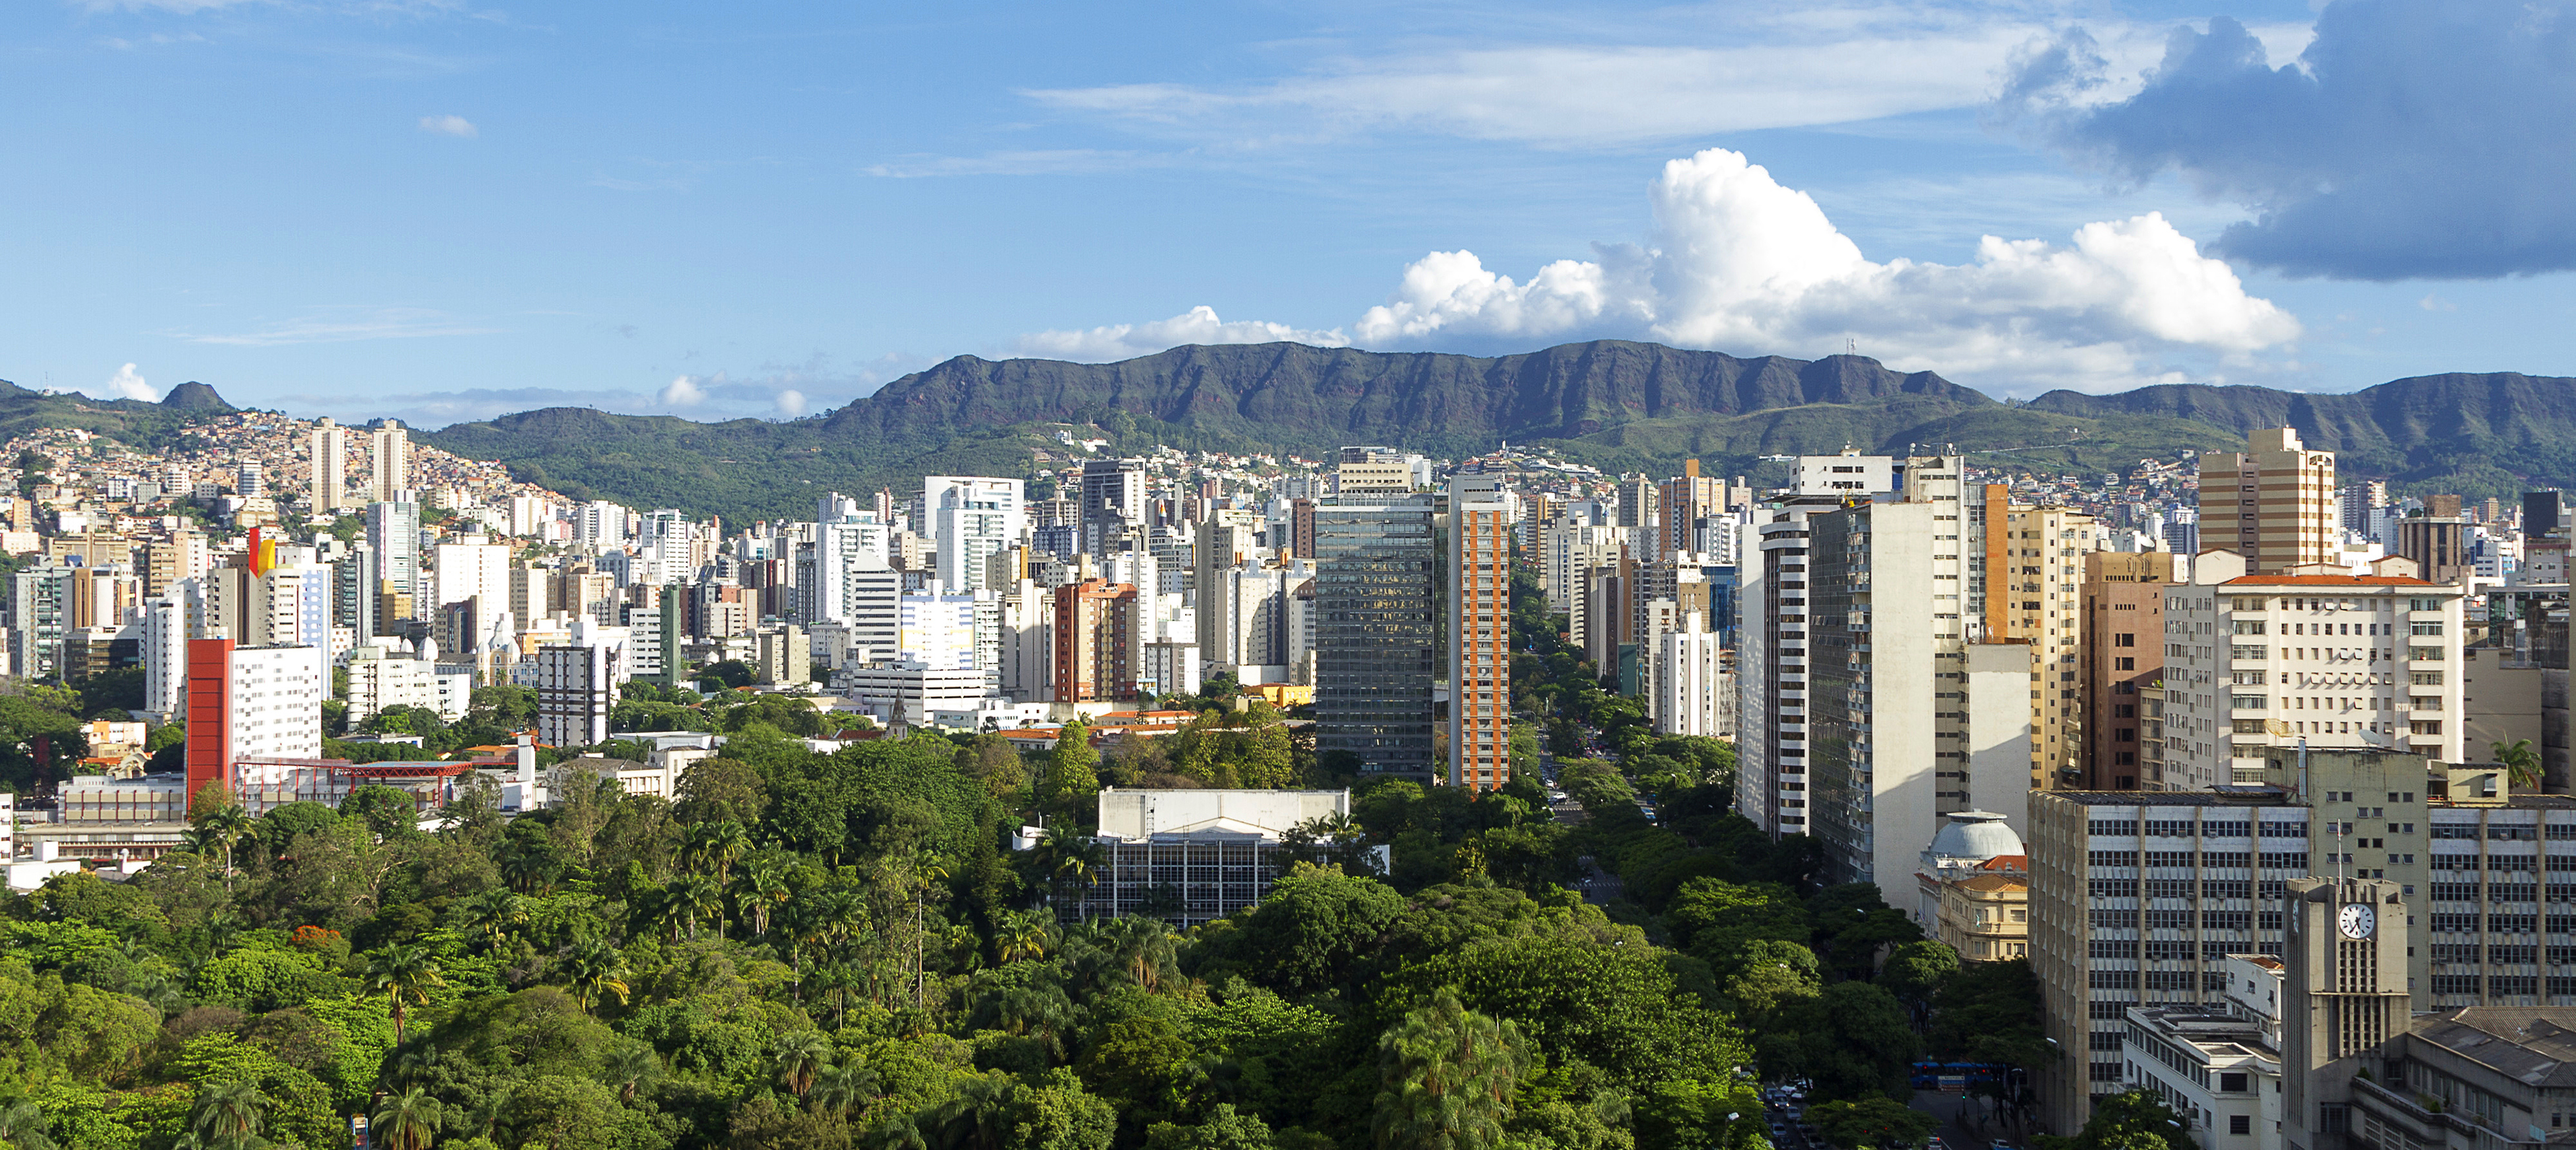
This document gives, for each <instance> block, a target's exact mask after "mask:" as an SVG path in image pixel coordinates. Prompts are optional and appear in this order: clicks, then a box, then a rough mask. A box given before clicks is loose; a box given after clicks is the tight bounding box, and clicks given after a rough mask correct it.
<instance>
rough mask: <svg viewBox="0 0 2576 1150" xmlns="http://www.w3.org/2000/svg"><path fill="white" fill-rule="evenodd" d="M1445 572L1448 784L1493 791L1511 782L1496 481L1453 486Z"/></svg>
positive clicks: (1507, 550) (1505, 568) (1507, 528)
mask: <svg viewBox="0 0 2576 1150" xmlns="http://www.w3.org/2000/svg"><path fill="white" fill-rule="evenodd" d="M1638 486H1639V487H1641V488H1642V487H1644V486H1645V484H1644V482H1643V481H1639V483H1638ZM1448 566H1449V572H1448V575H1449V587H1448V591H1449V604H1448V607H1449V610H1448V615H1449V666H1448V677H1449V764H1448V766H1449V770H1448V782H1449V784H1450V785H1451V786H1462V787H1469V788H1472V789H1474V790H1476V791H1480V792H1481V791H1489V790H1492V789H1494V788H1496V787H1499V786H1502V785H1503V784H1504V783H1507V782H1510V781H1511V777H1512V755H1511V747H1512V672H1511V667H1512V511H1511V504H1510V501H1509V500H1507V499H1506V498H1505V497H1504V495H1503V492H1502V490H1501V489H1500V488H1499V487H1498V486H1497V485H1496V484H1495V482H1494V481H1493V480H1492V479H1488V478H1484V477H1481V476H1476V477H1470V476H1458V477H1455V478H1453V479H1451V480H1450V486H1449V564H1448Z"/></svg>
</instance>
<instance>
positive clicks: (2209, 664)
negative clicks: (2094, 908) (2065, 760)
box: [2164, 551, 2466, 790]
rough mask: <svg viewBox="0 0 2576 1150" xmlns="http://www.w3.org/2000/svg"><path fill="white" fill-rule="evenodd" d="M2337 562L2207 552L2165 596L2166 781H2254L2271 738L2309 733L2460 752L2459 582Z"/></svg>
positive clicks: (2399, 565)
mask: <svg viewBox="0 0 2576 1150" xmlns="http://www.w3.org/2000/svg"><path fill="white" fill-rule="evenodd" d="M2380 567H2381V568H2382V569H2384V570H2390V571H2395V570H2402V569H2409V568H2411V567H2412V564H2411V563H2408V562H2407V561H2406V560H2403V559H2393V560H2383V561H2381V563H2380ZM2340 570H2341V569H2340V568H2339V567H2332V566H2328V565H2316V566H2308V567H2292V568H2290V569H2289V570H2288V571H2287V572H2285V573H2282V574H2271V575H2247V574H2245V573H2244V561H2243V560H2242V559H2241V558H2239V557H2237V556H2236V555H2235V554H2234V553H2232V552H2224V551H2218V552H2208V553H2205V554H2203V555H2202V556H2200V558H2199V560H2198V561H2197V562H2195V563H2194V564H2193V565H2192V580H2193V581H2192V582H2191V583H2189V584H2186V585H2182V586H2178V587H2176V588H2175V589H2174V590H2173V591H2171V592H2170V593H2169V594H2168V596H2167V599H2166V602H2165V705H2164V736H2165V752H2164V755H2165V778H2166V783H2167V786H2168V787H2169V788H2172V789H2178V790H2201V789H2205V788H2208V787H2212V786H2222V785H2228V784H2233V783H2237V782H2242V781H2246V780H2248V779H2250V778H2253V777H2255V776H2256V775H2258V774H2259V773H2260V771H2261V769H2262V763H2263V751H2264V749H2265V748H2268V747H2290V746H2298V745H2300V744H2301V743H2305V744H2306V745H2307V746H2309V747H2312V748H2322V749H2375V750H2389V751H2402V752H2407V753H2411V754H2419V755H2426V756H2429V757H2431V758H2434V759H2438V760H2440V761H2442V762H2449V763H2456V762H2460V761H2462V758H2463V756H2464V753H2465V751H2464V746H2463V739H2462V734H2463V731H2464V728H2465V720H2466V715H2465V714H2464V713H2463V711H2462V701H2461V675H2462V670H2463V668H2462V665H2461V661H2460V648H2461V632H2462V630H2463V626H2462V624H2463V619H2462V597H2461V590H2460V588H2458V587H2456V586H2450V585H2445V584H2435V583H2427V582H2425V581H2423V580H2421V579H2416V578H2413V577H2411V576H2406V575H2395V574H2388V575H2350V574H2342V573H2339V572H2340Z"/></svg>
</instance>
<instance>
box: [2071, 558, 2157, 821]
mask: <svg viewBox="0 0 2576 1150" xmlns="http://www.w3.org/2000/svg"><path fill="white" fill-rule="evenodd" d="M2173 573H2174V556H2173V555H2172V554H2171V553H2168V552H2163V551H2096V552H2094V553H2092V554H2090V555H2086V556H2084V583H2083V591H2082V594H2083V609H2084V619H2083V638H2084V639H2085V642H2084V643H2083V645H2082V647H2081V649H2080V650H2079V652H2078V654H2079V656H2080V657H2081V658H2082V660H2083V692H2084V700H2083V701H2084V711H2083V726H2082V730H2083V737H2084V754H2083V756H2082V757H2081V759H2080V760H2079V765H2080V768H2081V770H2082V775H2081V776H2080V778H2079V779H2078V781H2077V784H2076V785H2077V786H2079V787H2081V788H2083V789H2086V790H2099V791H2131V790H2137V789H2140V788H2145V789H2148V790H2161V789H2163V787H2164V780H2163V778H2162V777H2160V772H2161V768H2160V767H2159V768H2158V769H2157V771H2156V772H2150V771H2149V769H2148V766H2147V763H2146V755H2145V736H2144V734H2143V731H2144V729H2145V728H2144V719H2143V717H2142V716H2143V709H2142V705H2141V700H2140V699H2139V694H2138V693H2139V691H2140V689H2141V688H2144V687H2147V686H2149V685H2151V684H2153V683H2155V682H2157V681H2158V680H2160V679H2161V678H2162V677H2163V674H2164V665H2165V654H2164V652H2165V592H2167V591H2168V590H2170V589H2171V588H2170V587H2169V586H2168V584H2171V583H2172V582H2173Z"/></svg>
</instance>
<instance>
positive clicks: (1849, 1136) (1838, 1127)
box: [1807, 1098, 1938, 1150]
mask: <svg viewBox="0 0 2576 1150" xmlns="http://www.w3.org/2000/svg"><path fill="white" fill-rule="evenodd" d="M1807 1121H1809V1122H1812V1123H1814V1124H1815V1127H1816V1133H1818V1134H1822V1135H1824V1136H1825V1141H1827V1142H1831V1143H1833V1144H1834V1145H1836V1146H1840V1147H1842V1148H1843V1150H1861V1148H1862V1147H1865V1146H1866V1147H1891V1146H1918V1145H1921V1144H1922V1142H1923V1140H1924V1139H1925V1138H1928V1137H1930V1136H1931V1134H1932V1131H1933V1130H1934V1129H1935V1128H1936V1127H1937V1126H1938V1122H1937V1120H1935V1119H1934V1118H1933V1117H1932V1116H1931V1115H1929V1114H1925V1113H1923V1112H1922V1111H1920V1110H1915V1109H1912V1108H1910V1107H1907V1106H1906V1105H1905V1104H1903V1103H1901V1102H1896V1101H1892V1100H1890V1099H1886V1098H1864V1099H1861V1100H1859V1101H1857V1102H1842V1101H1833V1102H1819V1103H1817V1104H1815V1105H1814V1106H1811V1107H1808V1108H1807Z"/></svg>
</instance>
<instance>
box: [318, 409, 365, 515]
mask: <svg viewBox="0 0 2576 1150" xmlns="http://www.w3.org/2000/svg"><path fill="white" fill-rule="evenodd" d="M308 438H309V440H310V443H309V451H310V454H311V455H312V457H313V458H312V460H311V465H312V472H313V510H314V512H315V513H316V514H320V515H337V514H339V513H340V510H341V509H342V508H346V507H355V506H357V504H356V502H355V501H353V500H351V499H350V498H349V491H348V487H349V473H348V468H349V431H348V429H347V428H345V427H342V426H340V425H339V424H337V423H334V422H332V421H331V417H330V416H327V415H326V416H323V417H322V421H321V422H320V423H318V424H316V425H314V428H313V433H312V435H311V436H309V437H308Z"/></svg>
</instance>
